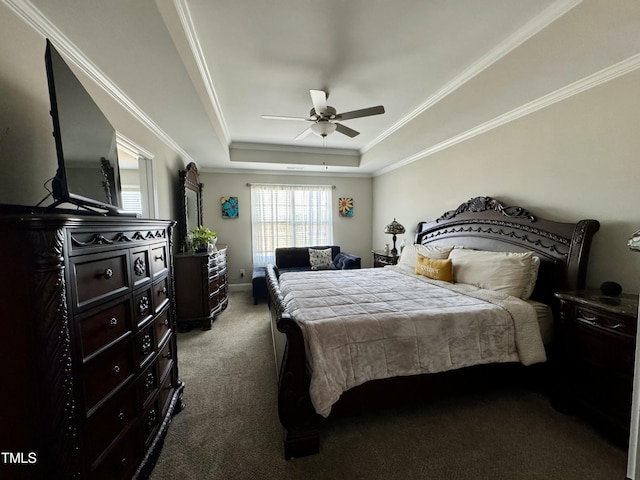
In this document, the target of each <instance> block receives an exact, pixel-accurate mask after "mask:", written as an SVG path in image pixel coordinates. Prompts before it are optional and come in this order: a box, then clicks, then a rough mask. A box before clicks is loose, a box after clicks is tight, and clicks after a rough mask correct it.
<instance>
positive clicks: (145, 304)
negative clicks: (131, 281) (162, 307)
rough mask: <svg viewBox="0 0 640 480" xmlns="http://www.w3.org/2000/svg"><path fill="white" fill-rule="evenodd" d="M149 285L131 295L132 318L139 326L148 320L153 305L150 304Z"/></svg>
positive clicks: (150, 290)
mask: <svg viewBox="0 0 640 480" xmlns="http://www.w3.org/2000/svg"><path fill="white" fill-rule="evenodd" d="M151 292H152V289H151V285H149V287H148V288H144V289H142V290H138V291H137V292H136V293H135V295H134V296H133V318H134V320H135V324H136V325H137V326H138V327H139V326H140V325H143V324H145V323H146V322H148V321H149V319H150V318H151V316H152V315H153V307H152V305H151V298H152V297H153V294H152V293H151Z"/></svg>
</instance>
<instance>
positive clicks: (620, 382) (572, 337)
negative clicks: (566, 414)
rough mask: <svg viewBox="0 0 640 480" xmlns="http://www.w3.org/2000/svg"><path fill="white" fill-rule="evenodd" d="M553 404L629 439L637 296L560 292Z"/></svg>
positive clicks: (621, 439) (621, 438) (617, 437)
mask: <svg viewBox="0 0 640 480" xmlns="http://www.w3.org/2000/svg"><path fill="white" fill-rule="evenodd" d="M556 297H557V298H558V299H559V300H560V322H559V328H558V338H557V351H556V353H557V361H558V363H557V365H556V368H557V372H556V373H557V378H556V380H557V392H556V395H557V396H556V398H555V401H554V403H556V404H558V402H560V405H563V406H564V407H566V408H568V409H569V410H571V411H575V412H577V413H584V414H586V415H587V416H588V417H589V418H590V419H593V420H594V421H595V422H596V423H597V424H599V425H600V426H601V427H603V428H604V429H606V430H607V432H608V433H610V434H611V435H612V437H613V439H614V440H616V441H617V442H618V443H621V444H625V443H626V442H627V441H628V438H629V423H630V418H631V396H632V391H633V369H634V358H635V339H636V328H637V318H638V295H633V294H628V293H623V294H621V295H620V296H618V297H606V296H603V295H602V294H601V293H600V291H599V290H583V291H575V292H559V293H556Z"/></svg>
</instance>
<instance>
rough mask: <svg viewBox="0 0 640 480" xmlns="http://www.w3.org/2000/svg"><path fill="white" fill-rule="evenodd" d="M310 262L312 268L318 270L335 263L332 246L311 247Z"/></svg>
mask: <svg viewBox="0 0 640 480" xmlns="http://www.w3.org/2000/svg"><path fill="white" fill-rule="evenodd" d="M309 263H310V264H311V268H312V269H314V267H315V269H314V270H317V269H319V268H320V267H324V266H328V265H333V262H332V261H331V248H324V249H320V248H310V249H309Z"/></svg>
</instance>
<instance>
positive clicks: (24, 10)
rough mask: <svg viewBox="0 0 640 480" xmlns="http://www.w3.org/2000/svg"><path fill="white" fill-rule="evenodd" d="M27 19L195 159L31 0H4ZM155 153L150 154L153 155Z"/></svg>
mask: <svg viewBox="0 0 640 480" xmlns="http://www.w3.org/2000/svg"><path fill="white" fill-rule="evenodd" d="M2 2H3V3H4V4H5V5H7V6H8V7H9V8H10V9H11V10H13V12H15V13H16V14H17V15H18V16H19V17H20V18H21V19H22V20H23V21H25V22H26V23H27V24H28V25H29V26H31V27H32V28H33V29H34V30H36V32H38V33H39V34H40V35H42V36H43V37H44V38H48V39H49V40H51V42H52V43H53V44H54V45H55V47H56V49H57V50H58V51H59V52H60V53H62V54H64V56H65V57H67V58H68V59H69V60H70V61H71V62H72V63H73V64H74V65H75V66H76V67H78V68H79V69H80V70H81V71H82V72H83V73H84V74H85V75H86V76H87V77H89V78H90V79H91V80H92V81H93V82H95V83H96V84H97V85H98V86H99V87H100V88H101V89H102V90H103V91H104V92H105V93H106V94H107V95H109V96H110V97H111V98H112V99H113V100H115V101H116V102H117V103H118V104H119V105H120V106H122V107H123V108H124V109H125V110H126V111H127V112H129V113H130V114H131V115H132V116H133V117H134V118H135V119H136V120H138V121H139V122H140V123H141V124H142V125H144V126H145V127H146V128H147V129H149V130H150V131H151V132H153V133H154V134H155V135H156V136H157V137H158V138H159V139H160V140H161V141H163V142H164V143H165V144H166V145H168V146H169V147H170V148H171V149H173V150H174V151H175V152H177V153H179V154H180V155H181V156H182V157H183V159H184V160H185V161H186V162H187V163H188V162H191V161H194V160H193V159H192V158H191V156H190V155H189V154H188V153H187V152H186V151H185V150H183V149H182V147H180V145H178V143H176V142H175V141H174V140H173V139H172V138H171V137H170V136H169V135H168V134H167V133H166V132H165V131H164V130H162V129H161V128H160V127H159V126H158V124H156V123H155V122H154V121H153V120H151V118H150V117H149V116H148V115H147V114H146V113H145V112H144V111H143V110H142V109H141V108H140V107H138V106H137V105H136V104H135V103H134V102H133V101H132V100H131V99H130V98H129V97H128V96H127V95H126V94H125V93H124V92H123V91H122V90H120V88H118V86H117V85H116V84H115V83H113V82H112V81H111V79H110V78H109V77H107V75H105V74H104V73H103V72H102V71H101V70H100V69H99V68H98V67H97V66H95V65H94V64H93V63H92V62H91V60H89V58H88V57H87V56H86V55H85V54H84V53H83V52H82V50H80V49H79V48H78V47H77V46H76V45H75V44H74V43H73V42H72V41H71V40H69V38H68V37H67V36H66V35H65V34H64V33H62V32H61V31H60V30H59V29H58V28H57V27H56V26H55V25H54V24H53V23H51V22H50V21H49V19H47V18H46V17H45V16H44V15H43V14H42V12H41V11H40V10H38V9H37V8H36V7H35V6H34V5H33V4H32V3H31V2H29V1H28V0H2ZM152 157H153V156H151V157H149V158H152Z"/></svg>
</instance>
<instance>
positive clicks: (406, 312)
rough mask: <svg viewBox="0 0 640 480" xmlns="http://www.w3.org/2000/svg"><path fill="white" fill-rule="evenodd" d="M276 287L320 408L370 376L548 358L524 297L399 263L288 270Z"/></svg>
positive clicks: (527, 362) (328, 406)
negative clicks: (300, 342)
mask: <svg viewBox="0 0 640 480" xmlns="http://www.w3.org/2000/svg"><path fill="white" fill-rule="evenodd" d="M280 288H281V290H282V294H283V295H284V299H285V303H286V304H287V309H288V310H289V312H290V313H291V314H293V316H294V318H295V320H296V322H297V323H298V324H299V325H300V327H301V329H302V332H303V335H304V339H305V344H306V352H307V361H308V362H309V366H310V368H311V372H312V375H311V386H310V396H311V401H312V402H313V405H314V407H315V409H316V412H318V413H319V414H320V415H322V416H325V417H326V416H328V415H329V413H330V412H331V407H332V405H333V404H334V403H335V402H336V401H337V400H338V399H339V398H340V395H341V394H342V392H344V391H346V390H347V389H349V388H352V387H355V386H357V385H360V384H362V383H364V382H367V381H369V380H373V379H379V378H386V377H393V376H401V375H415V374H421V373H435V372H442V371H446V370H453V369H457V368H463V367H467V366H470V365H478V364H483V363H496V362H512V361H520V362H522V363H523V364H525V365H530V364H533V363H538V362H544V361H545V360H546V357H545V351H544V346H543V343H542V339H541V336H540V330H539V327H538V323H537V320H536V314H535V311H534V309H533V307H532V306H531V305H529V304H528V303H527V302H524V301H522V300H520V299H518V298H515V297H511V296H508V295H504V294H502V293H498V292H493V291H490V290H483V289H479V288H477V287H473V286H470V285H462V284H455V285H454V284H449V283H446V282H440V281H436V280H429V279H427V278H426V277H422V276H419V275H414V274H413V273H412V272H411V269H408V268H406V267H403V266H394V267H385V268H376V269H361V270H338V271H313V272H288V273H283V274H282V275H281V276H280Z"/></svg>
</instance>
